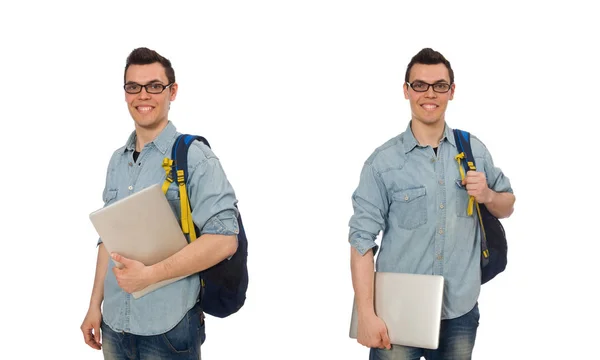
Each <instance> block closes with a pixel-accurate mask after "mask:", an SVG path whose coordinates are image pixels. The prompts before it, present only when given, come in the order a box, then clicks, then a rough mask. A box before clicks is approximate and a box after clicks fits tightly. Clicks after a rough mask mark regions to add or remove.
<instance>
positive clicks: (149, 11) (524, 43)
mask: <svg viewBox="0 0 600 360" xmlns="http://www.w3.org/2000/svg"><path fill="white" fill-rule="evenodd" d="M173 3H175V2H172V3H171V4H170V3H167V2H166V1H163V2H154V1H143V2H142V1H137V2H125V1H123V2H122V3H121V4H118V5H117V4H116V3H108V2H96V4H95V5H90V4H89V3H88V2H83V1H82V2H72V3H66V2H64V1H48V2H42V1H36V2H33V1H21V2H18V5H17V2H14V3H4V2H3V4H2V9H1V10H0V30H1V31H0V34H1V35H0V45H1V46H0V62H1V66H0V69H1V74H2V75H1V76H0V83H1V84H2V86H1V88H0V95H1V96H0V99H1V100H0V109H1V110H0V115H1V119H0V121H1V124H2V128H1V130H0V136H1V139H0V140H1V141H0V146H2V155H3V158H2V168H3V175H2V177H1V180H0V181H1V182H2V183H1V189H2V190H3V192H2V200H1V204H2V214H3V215H2V217H1V218H0V221H1V226H0V231H1V238H0V243H1V244H2V245H1V246H2V247H1V250H0V251H1V254H2V256H1V259H2V260H0V276H1V277H2V283H1V287H0V288H1V289H2V290H1V295H0V324H1V326H0V358H2V359H12V358H17V357H18V358H26V359H43V358H50V357H51V356H52V357H54V355H58V356H59V357H60V358H65V359H100V358H102V355H101V352H99V351H95V350H92V349H91V348H89V347H88V346H87V345H85V344H84V342H83V337H82V334H81V332H80V330H79V326H80V324H81V321H82V320H83V317H84V315H85V313H86V311H87V306H88V301H89V296H90V293H91V287H92V282H93V277H94V268H95V260H96V247H95V244H96V239H97V235H96V233H95V231H94V229H93V227H92V225H91V223H90V222H89V219H88V214H89V213H90V212H91V211H93V210H96V209H97V208H99V207H101V206H102V200H101V192H102V188H103V185H104V176H105V171H106V165H107V164H108V160H109V158H110V155H111V153H112V152H113V150H115V149H116V148H118V147H120V146H122V145H123V144H124V143H125V141H126V139H127V136H128V135H129V133H130V131H132V129H133V122H132V120H131V118H130V117H129V114H128V112H127V109H126V104H125V102H124V95H123V90H122V88H121V86H122V81H123V80H122V78H123V68H124V66H125V58H126V56H127V55H128V54H129V52H130V51H131V50H133V49H134V48H136V47H139V46H147V47H150V48H152V49H155V50H157V51H158V52H159V53H161V54H162V55H164V56H166V57H167V58H169V59H170V60H171V61H172V63H173V66H174V68H175V72H176V76H177V81H178V83H179V95H178V97H177V99H176V101H175V102H174V103H173V104H172V107H171V112H170V119H171V120H172V121H173V122H174V123H175V125H176V126H177V128H178V129H179V130H180V131H183V132H190V133H196V134H201V135H204V136H206V137H207V138H208V139H209V141H210V143H211V145H212V147H213V149H214V151H215V152H216V154H217V155H218V156H219V157H220V159H221V161H222V164H223V166H224V168H225V170H226V173H227V175H228V177H229V179H230V181H231V183H232V184H233V186H234V188H235V190H236V193H237V196H238V198H239V206H240V209H241V211H242V214H243V219H244V223H245V226H246V231H247V234H248V237H249V252H250V255H249V259H248V262H249V265H248V266H249V269H250V287H249V290H248V294H247V295H248V300H247V303H246V305H245V306H244V308H243V309H242V310H241V311H240V312H239V313H237V314H235V315H233V316H231V317H230V318H227V319H214V318H208V320H207V333H208V337H207V341H206V343H205V346H203V347H202V353H203V358H204V359H239V358H252V359H254V358H256V359H259V358H260V359H342V358H343V359H367V354H368V351H367V349H366V348H364V347H362V346H360V345H359V344H357V343H356V342H355V341H354V340H351V339H349V337H348V326H349V321H350V310H351V306H352V296H353V291H352V285H351V280H350V266H349V254H350V247H349V245H348V243H347V234H348V227H347V224H348V220H349V218H350V216H351V214H352V206H351V202H350V196H351V193H352V191H353V190H354V188H355V187H356V185H357V183H358V176H359V172H360V169H361V166H362V164H363V162H364V160H365V159H366V158H367V157H368V156H369V155H370V153H371V152H372V151H373V150H374V149H375V148H376V147H377V146H379V145H380V144H382V143H383V142H384V141H386V140H387V139H389V138H391V137H393V136H395V135H396V134H398V133H399V132H401V131H403V130H404V129H405V127H406V125H407V122H408V120H409V119H410V108H409V104H408V101H406V100H404V98H403V96H402V82H403V80H404V72H405V69H406V65H407V64H408V62H409V60H410V58H411V57H412V56H413V55H414V54H416V53H417V52H418V51H419V50H421V49H422V48H424V47H432V48H433V49H435V50H438V51H440V52H442V54H444V55H445V56H446V57H447V58H448V59H449V60H450V62H451V64H452V66H453V68H454V71H455V75H456V79H455V80H456V94H455V98H454V100H453V101H452V102H451V103H450V105H449V108H448V111H447V117H446V119H447V121H448V123H449V124H450V126H453V127H460V128H463V129H467V130H470V131H471V132H472V133H474V134H475V135H477V136H478V137H479V138H480V139H481V140H482V141H484V143H485V144H486V145H487V146H488V148H489V150H490V151H491V153H492V155H493V157H494V161H495V163H496V165H497V166H499V167H500V168H502V170H504V172H505V173H506V175H507V176H508V177H509V178H510V180H511V182H512V185H513V188H514V190H515V194H516V196H517V203H516V210H515V213H514V215H513V216H512V217H511V218H510V219H507V220H505V221H503V224H504V225H505V228H506V231H507V234H508V240H509V264H508V268H507V270H506V271H505V273H503V274H502V275H501V276H499V277H498V278H497V279H495V280H494V281H493V282H491V283H489V284H486V285H485V286H484V287H483V289H482V294H481V298H480V311H481V323H480V327H479V332H478V334H477V342H476V346H475V350H474V358H475V359H551V358H569V359H575V358H583V357H584V355H585V358H590V356H592V355H591V354H593V353H595V352H596V351H595V350H594V349H595V345H596V339H597V335H598V334H599V331H598V329H597V324H598V322H599V321H600V318H599V316H598V311H597V304H598V298H597V297H595V296H593V295H592V294H593V293H595V288H596V286H597V284H598V277H597V269H598V265H597V262H598V252H599V250H600V246H599V245H598V243H599V241H600V238H599V236H598V231H597V229H598V220H597V216H596V213H595V212H594V209H596V208H597V204H598V201H599V199H598V195H597V189H598V187H597V176H596V175H592V171H593V170H595V169H597V162H598V155H597V154H598V152H597V150H596V149H597V147H596V146H595V145H596V143H597V137H598V135H597V129H598V126H597V122H598V120H599V116H598V88H599V87H598V85H599V84H600V78H599V75H598V45H597V44H598V39H597V36H598V34H600V28H599V26H598V25H597V24H598V22H597V18H596V16H595V15H594V14H595V11H592V8H590V7H588V6H584V5H583V2H579V1H568V2H566V1H563V2H560V3H556V2H539V3H534V2H525V1H522V2H513V1H503V2H499V3H498V4H497V5H491V4H487V3H486V4H485V5H483V3H482V4H479V3H476V2H472V3H470V4H467V3H465V2H462V3H461V2H449V1H444V2H439V3H437V2H434V1H428V2H416V1H415V2H411V3H404V2H400V1H386V2H384V1H325V0H321V1H309V0H305V1H237V2H234V1H218V2H217V1H215V2H201V4H198V5H185V6H184V5H179V4H173Z"/></svg>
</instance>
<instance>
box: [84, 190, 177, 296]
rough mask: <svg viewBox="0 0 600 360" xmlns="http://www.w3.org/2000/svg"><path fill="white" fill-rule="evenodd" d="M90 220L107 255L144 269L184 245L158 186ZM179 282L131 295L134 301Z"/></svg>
mask: <svg viewBox="0 0 600 360" xmlns="http://www.w3.org/2000/svg"><path fill="white" fill-rule="evenodd" d="M90 220H91V222H92V224H93V225H94V227H95V228H96V231H97V232H98V235H99V236H100V238H101V239H102V242H103V243H104V247H105V248H106V250H107V251H108V252H109V253H111V252H116V253H119V254H121V255H123V256H125V257H127V258H130V259H134V260H138V261H140V262H142V263H143V264H145V265H153V264H156V263H158V262H160V261H162V260H164V259H166V258H168V257H169V256H171V255H173V254H175V253H176V252H178V251H179V250H181V249H182V248H183V247H185V246H186V245H187V240H186V238H185V236H184V235H183V232H182V231H181V228H180V226H179V223H178V222H177V218H176V217H175V214H174V213H173V210H172V209H171V206H170V205H169V202H168V200H167V198H166V197H165V195H164V193H163V192H162V188H161V186H160V185H159V184H155V185H152V186H149V187H147V188H145V189H143V190H140V191H138V192H136V193H133V194H131V195H129V196H127V197H125V198H123V199H121V200H118V201H116V202H114V203H113V204H110V205H108V206H106V207H104V208H102V209H99V210H97V211H94V212H93V213H91V214H90ZM115 264H116V265H117V266H118V267H122V264H119V263H117V262H115ZM181 278H183V277H177V278H173V279H168V280H164V281H161V282H158V283H156V284H153V285H150V286H148V287H146V288H145V289H143V290H140V291H137V292H134V293H133V294H132V295H133V297H134V298H136V299H137V298H139V297H141V296H143V295H145V294H147V293H149V292H151V291H153V290H156V289H158V288H160V287H162V286H165V285H168V284H170V283H173V282H175V281H177V280H179V279H181Z"/></svg>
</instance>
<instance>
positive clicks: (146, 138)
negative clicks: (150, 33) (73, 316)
mask: <svg viewBox="0 0 600 360" xmlns="http://www.w3.org/2000/svg"><path fill="white" fill-rule="evenodd" d="M124 90H125V101H126V102H127V106H128V109H129V113H130V114H131V117H132V118H133V122H134V128H135V130H134V131H133V132H132V133H131V135H130V136H129V139H128V140H127V142H126V143H125V146H123V147H121V148H120V149H118V150H116V151H115V152H114V153H113V155H112V157H111V159H110V162H109V165H108V171H107V176H106V185H105V188H104V192H103V199H104V204H105V206H107V205H109V204H111V203H113V202H115V201H117V200H119V199H122V198H124V197H126V196H129V195H131V194H133V193H135V192H137V191H139V190H142V189H144V188H146V187H148V186H150V185H153V184H157V183H158V184H162V183H163V182H164V180H165V171H164V169H163V168H162V161H163V159H164V158H165V157H170V154H171V149H172V147H173V143H174V141H175V139H176V137H177V135H179V133H178V132H177V130H176V129H175V126H174V125H173V123H172V122H171V121H170V120H169V118H168V113H169V107H170V105H171V102H172V101H174V100H175V97H176V96H177V90H178V86H177V83H176V82H175V71H174V70H173V67H172V66H171V62H170V61H169V60H168V59H166V58H164V57H163V56H161V55H160V54H158V53H157V52H155V51H153V50H150V49H147V48H138V49H135V50H133V51H132V52H131V54H130V55H129V56H128V58H127V61H126V66H125V74H124ZM188 168H189V178H188V183H187V185H188V190H189V191H188V195H189V198H190V205H191V208H192V209H193V212H192V218H193V221H194V223H195V224H196V225H197V227H198V229H200V234H199V237H198V239H197V240H196V241H193V242H191V243H189V244H188V245H187V246H186V247H184V248H183V249H182V250H180V251H179V252H177V253H176V254H174V255H173V256H171V257H169V258H167V259H165V260H164V261H161V262H159V263H157V264H155V265H152V266H145V265H144V264H142V263H140V262H138V261H135V260H131V259H127V258H124V257H123V256H121V255H120V254H108V252H107V251H106V250H105V248H104V245H103V244H102V240H99V242H98V258H97V263H96V276H95V279H94V286H93V290H92V295H91V300H90V306H89V310H88V312H87V315H86V317H85V319H84V321H83V324H82V325H81V331H82V332H83V336H84V340H85V342H86V343H87V344H88V345H89V346H90V347H92V348H94V349H102V351H103V354H104V358H105V359H151V358H152V359H200V345H201V344H202V342H203V341H204V338H205V332H204V314H203V312H202V308H201V301H200V300H201V298H200V281H199V277H198V276H188V275H192V274H196V273H198V272H199V271H202V270H204V269H207V268H209V267H211V266H213V265H215V264H217V263H219V262H220V261H222V260H223V259H226V258H228V257H229V256H231V255H233V254H234V253H235V251H236V249H237V234H238V232H239V230H238V223H237V209H236V203H237V200H236V197H235V193H234V191H233V188H232V187H231V184H230V183H229V182H228V180H227V177H226V176H225V173H224V171H223V169H222V167H221V164H220V162H219V159H218V158H217V157H216V156H215V155H214V153H213V152H212V151H211V150H210V148H208V147H207V146H205V145H204V144H202V143H200V142H198V141H195V142H193V144H192V146H191V147H190V150H189V153H188ZM166 197H167V199H168V200H169V202H170V204H171V206H172V207H173V211H174V212H175V215H176V217H177V218H179V216H180V209H179V208H180V205H179V204H180V203H179V191H178V188H177V184H176V183H173V184H171V187H170V188H169V189H168V190H167V192H166ZM114 261H117V262H119V263H121V264H123V265H124V267H123V268H118V267H116V266H115V262H114ZM180 276H185V277H184V278H183V279H181V280H179V281H176V282H173V283H171V284H169V285H167V286H164V287H161V288H159V289H157V290H154V291H153V292H150V293H148V294H146V295H144V296H142V297H140V298H138V299H134V298H133V296H132V295H131V293H133V292H135V291H138V290H141V289H143V288H145V287H147V286H149V285H151V284H154V283H157V282H159V281H162V280H166V279H170V278H176V277H180ZM101 306H102V310H101ZM100 329H101V332H100Z"/></svg>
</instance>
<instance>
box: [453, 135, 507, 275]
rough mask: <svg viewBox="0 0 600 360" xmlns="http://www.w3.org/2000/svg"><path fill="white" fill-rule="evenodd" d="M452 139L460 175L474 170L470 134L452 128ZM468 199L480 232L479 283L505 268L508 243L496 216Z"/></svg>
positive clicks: (482, 205)
mask: <svg viewBox="0 0 600 360" xmlns="http://www.w3.org/2000/svg"><path fill="white" fill-rule="evenodd" d="M454 139H455V140H456V146H457V148H458V153H459V155H458V156H457V160H458V162H459V170H461V171H460V174H461V177H462V178H464V176H465V175H464V174H465V173H466V172H467V171H469V170H473V171H475V170H476V169H477V168H476V167H475V157H473V151H472V150H471V135H470V134H469V133H468V132H467V131H463V130H458V129H454ZM462 159H464V160H465V161H464V162H462V164H463V165H464V168H465V169H464V171H463V170H462V168H460V165H461V161H460V160H462ZM471 198H472V199H470V201H469V210H470V209H472V205H471V204H472V203H474V204H475V207H476V208H477V214H478V217H479V231H480V233H481V283H482V284H485V283H486V282H488V281H490V280H492V279H493V278H494V277H495V276H496V275H498V274H499V273H501V272H503V271H504V269H506V263H507V252H508V245H507V243H506V233H505V232H504V227H503V226H502V224H501V223H500V220H498V218H497V217H495V216H494V215H492V213H490V212H489V210H488V209H487V207H486V206H485V205H484V204H478V203H477V201H474V199H473V197H471Z"/></svg>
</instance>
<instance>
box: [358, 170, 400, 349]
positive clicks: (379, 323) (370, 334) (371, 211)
mask: <svg viewBox="0 0 600 360" xmlns="http://www.w3.org/2000/svg"><path fill="white" fill-rule="evenodd" d="M386 196H387V192H386V191H385V187H384V185H383V184H382V183H381V181H380V179H379V178H378V177H377V176H376V175H375V174H374V173H373V170H372V168H371V167H370V166H368V165H365V166H364V167H363V170H362V173H361V176H360V183H359V185H358V188H357V189H356V191H355V192H354V194H353V195H352V204H353V206H354V214H353V215H352V217H351V219H350V235H349V242H350V245H351V255H350V268H351V272H352V285H353V288H354V296H355V301H356V304H357V311H358V336H357V339H356V340H357V341H358V342H359V343H360V344H362V345H364V346H367V347H371V348H386V349H390V348H391V345H390V339H389V337H388V332H387V327H386V325H385V323H384V322H383V320H381V318H379V317H378V316H377V315H376V314H375V306H374V303H373V289H374V282H375V277H374V274H375V273H374V271H375V264H374V256H375V253H376V251H377V249H378V247H377V244H376V243H375V238H376V237H377V234H378V233H379V232H380V231H381V230H382V229H383V227H384V226H385V225H384V224H385V219H384V217H383V214H386V215H387V213H388V202H387V199H386Z"/></svg>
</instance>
